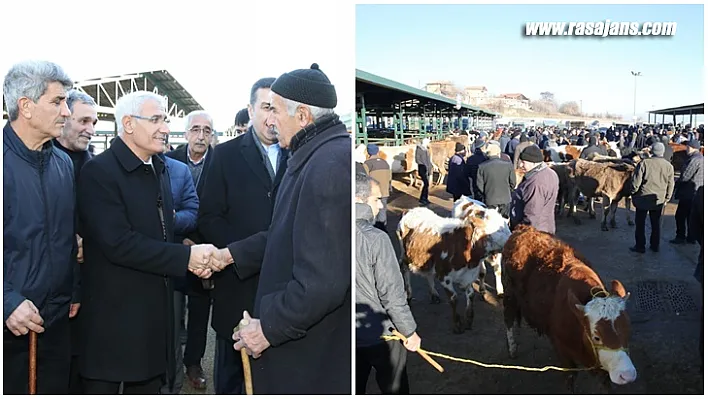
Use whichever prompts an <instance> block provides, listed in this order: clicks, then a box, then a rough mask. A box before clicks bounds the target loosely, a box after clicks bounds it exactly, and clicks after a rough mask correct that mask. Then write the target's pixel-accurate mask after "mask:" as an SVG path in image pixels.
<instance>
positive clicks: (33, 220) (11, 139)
mask: <svg viewBox="0 0 708 399" xmlns="http://www.w3.org/2000/svg"><path fill="white" fill-rule="evenodd" d="M3 179H4V181H3V206H4V215H3V220H4V225H3V227H4V230H3V239H4V245H3V318H4V321H7V319H8V317H10V315H11V314H12V312H14V311H15V309H17V307H18V306H19V305H20V304H21V303H22V302H23V301H24V300H25V299H29V300H30V301H32V302H33V303H34V304H35V306H36V307H37V309H39V314H40V316H42V318H43V319H44V327H45V328H46V327H48V326H50V325H51V324H52V323H53V322H54V321H56V320H59V319H60V318H62V317H63V318H68V317H69V305H70V303H71V302H79V300H78V275H79V265H78V263H77V262H76V251H77V250H78V247H77V244H76V237H75V235H74V234H75V225H74V204H75V199H74V198H75V194H74V167H73V165H72V163H71V159H69V156H68V155H66V154H65V153H63V152H62V151H60V150H59V149H57V148H55V147H54V145H53V144H52V142H51V141H48V142H47V143H45V144H44V145H43V146H42V149H41V150H39V151H31V150H30V149H29V148H27V147H26V146H25V144H24V143H23V142H22V140H20V138H19V137H18V136H17V133H15V131H14V129H13V128H12V126H10V123H7V124H6V125H5V127H4V128H3ZM72 297H73V299H74V300H73V301H72Z"/></svg>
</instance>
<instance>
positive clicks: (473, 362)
mask: <svg viewBox="0 0 708 399" xmlns="http://www.w3.org/2000/svg"><path fill="white" fill-rule="evenodd" d="M381 338H383V339H384V340H386V341H400V340H401V339H400V338H398V337H393V336H390V335H382V336H381ZM420 351H421V352H423V353H427V354H428V355H430V356H435V357H440V358H443V359H447V360H452V361H455V362H461V363H471V364H474V365H476V366H480V367H486V368H496V369H514V370H522V371H539V372H542V371H549V370H556V371H586V370H592V368H564V367H556V366H545V367H524V366H512V365H507V364H487V363H482V362H478V361H476V360H471V359H462V358H459V357H453V356H448V355H444V354H442V353H435V352H430V351H426V350H424V349H422V348H421V349H420Z"/></svg>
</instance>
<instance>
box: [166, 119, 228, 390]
mask: <svg viewBox="0 0 708 399" xmlns="http://www.w3.org/2000/svg"><path fill="white" fill-rule="evenodd" d="M186 119H187V124H186V126H185V138H186V139H187V145H186V146H184V147H181V148H178V149H176V150H174V151H170V152H168V153H167V154H165V155H167V156H168V157H170V158H172V159H175V160H177V161H180V162H182V163H184V164H185V165H187V167H189V171H190V173H191V176H192V182H193V183H194V186H195V187H196V189H197V197H199V198H203V195H204V182H205V181H206V178H205V177H206V175H207V173H208V170H209V168H210V167H211V166H212V165H213V163H214V162H213V158H214V155H213V154H214V150H213V149H212V148H211V146H210V145H209V142H210V141H211V138H212V136H213V135H214V134H216V132H215V131H214V120H213V118H212V117H211V115H210V114H209V113H208V112H206V111H192V112H190V113H189V114H188V115H187V118H186ZM183 242H184V243H185V244H187V245H193V244H195V243H196V244H201V243H204V242H206V241H204V238H203V237H202V236H201V234H199V231H197V229H196V228H195V229H193V230H192V231H190V232H188V234H186V239H185V240H184V241H183ZM185 283H186V284H185V285H186V287H185V288H186V291H187V297H188V302H187V312H188V315H189V316H188V318H187V340H186V346H185V348H184V366H185V367H186V368H187V372H186V375H187V380H188V381H189V383H190V384H191V385H192V387H193V388H195V389H200V390H202V389H206V386H207V379H206V376H205V375H204V369H203V368H202V358H203V357H204V350H205V349H206V339H207V329H208V327H209V309H210V308H211V294H210V292H211V289H212V285H213V280H212V279H208V280H204V279H200V278H198V277H197V276H195V275H193V274H191V273H187V276H186V279H185ZM180 324H181V325H183V323H180Z"/></svg>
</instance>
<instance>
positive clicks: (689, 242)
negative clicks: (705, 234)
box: [686, 240, 698, 245]
mask: <svg viewBox="0 0 708 399" xmlns="http://www.w3.org/2000/svg"><path fill="white" fill-rule="evenodd" d="M697 242H698V241H696V240H686V244H691V245H693V244H696V243H697Z"/></svg>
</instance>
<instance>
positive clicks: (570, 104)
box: [558, 101, 580, 116]
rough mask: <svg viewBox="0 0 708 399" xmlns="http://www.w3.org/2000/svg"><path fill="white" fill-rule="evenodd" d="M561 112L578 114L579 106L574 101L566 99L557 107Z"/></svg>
mask: <svg viewBox="0 0 708 399" xmlns="http://www.w3.org/2000/svg"><path fill="white" fill-rule="evenodd" d="M558 111H560V113H562V114H566V115H573V116H580V106H578V103H576V102H575V101H566V102H564V103H563V104H561V105H560V107H558Z"/></svg>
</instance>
